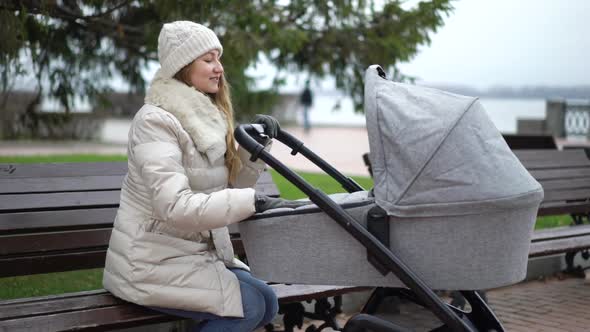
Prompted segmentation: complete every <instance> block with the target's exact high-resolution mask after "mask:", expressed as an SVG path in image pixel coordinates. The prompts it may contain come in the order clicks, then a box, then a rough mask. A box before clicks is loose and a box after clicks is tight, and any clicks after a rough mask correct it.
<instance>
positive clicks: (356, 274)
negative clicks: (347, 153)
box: [236, 66, 543, 331]
mask: <svg viewBox="0 0 590 332" xmlns="http://www.w3.org/2000/svg"><path fill="white" fill-rule="evenodd" d="M365 113H366V117H367V130H368V133H369V144H370V150H371V153H370V156H371V164H372V168H373V176H374V181H375V187H374V189H373V193H369V192H366V191H363V189H362V188H361V187H360V186H359V185H357V184H356V183H354V181H352V180H351V179H349V178H347V177H345V176H343V175H342V174H341V173H339V172H338V171H337V170H336V169H334V168H333V167H331V166H330V165H328V164H327V163H326V162H325V161H324V160H322V159H321V158H319V157H318V156H317V155H315V154H314V153H313V152H311V151H310V150H309V149H307V148H306V147H305V146H304V145H303V143H302V142H300V141H299V140H297V139H296V138H294V137H293V136H291V135H289V134H288V133H286V132H284V131H281V132H280V133H279V136H278V137H277V139H278V140H279V141H281V142H283V143H284V144H286V145H288V146H289V147H290V148H292V149H293V151H292V154H297V153H301V154H302V155H304V156H305V157H307V158H308V159H309V160H310V161H312V162H314V163H315V164H316V165H318V166H319V167H320V168H322V169H323V170H324V171H326V172H327V173H328V174H330V175H332V176H333V177H334V178H335V179H336V180H337V181H339V182H340V183H341V184H342V186H343V187H344V188H345V189H346V190H347V191H348V192H350V194H340V195H332V196H328V195H326V194H324V193H323V192H321V191H319V190H318V189H315V188H313V187H312V186H311V185H309V183H307V182H306V181H305V180H303V179H302V178H301V177H299V176H298V175H297V174H296V173H294V172H292V171H291V170H289V169H288V168H287V167H286V166H284V165H283V164H282V163H281V162H280V161H278V160H277V159H276V158H274V157H273V156H272V155H270V154H269V153H267V152H266V151H264V150H263V146H262V145H261V144H259V143H257V141H256V140H254V139H253V137H256V136H257V135H259V132H260V129H257V128H256V127H255V126H254V125H242V126H239V127H238V128H237V129H236V139H237V141H238V142H239V143H240V144H241V145H242V146H243V147H244V148H246V149H247V150H248V151H249V152H250V153H251V154H252V158H253V159H256V158H260V159H262V160H263V161H264V162H266V163H267V164H268V165H270V166H271V167H273V168H274V169H275V170H277V171H278V172H279V173H280V174H281V175H283V176H284V177H285V178H287V179H288V180H289V181H290V182H292V183H293V184H295V185H296V186H297V187H298V188H299V189H301V190H302V191H303V192H304V193H305V194H307V195H308V196H309V198H310V200H311V201H312V202H313V203H315V205H316V206H313V205H309V206H305V207H300V208H298V209H295V210H291V209H283V210H279V209H277V210H271V211H267V212H265V213H263V214H258V215H256V216H255V217H254V218H252V219H250V220H248V221H246V222H242V223H240V224H239V229H240V234H241V236H242V239H243V242H244V247H245V250H246V255H247V256H248V262H249V264H250V266H251V268H252V271H253V273H254V274H255V275H257V276H258V277H260V278H262V279H265V280H268V281H273V282H283V283H299V284H320V285H321V284H324V285H355V286H376V287H379V286H381V287H405V288H407V292H405V294H406V295H407V296H406V297H407V298H410V299H412V300H414V301H415V302H416V303H418V304H420V305H422V306H424V307H426V308H428V309H429V310H431V311H432V312H433V313H434V314H435V315H436V316H437V317H438V318H439V319H440V320H441V321H442V323H443V325H442V326H441V327H440V328H439V329H437V331H489V330H495V331H503V328H502V326H501V324H500V322H499V321H498V320H497V318H496V317H495V315H494V314H493V312H492V311H491V310H490V309H489V307H488V306H487V305H486V304H485V303H484V302H483V301H482V299H481V298H480V297H479V296H478V295H477V294H476V293H475V292H474V291H473V290H476V289H486V288H494V287H499V286H504V285H508V284H513V283H516V282H518V281H520V280H522V279H523V278H524V277H525V274H526V266H527V258H528V250H529V243H530V236H531V232H532V228H533V225H534V222H535V218H536V212H537V209H538V206H539V204H540V202H541V200H542V198H543V190H542V188H541V186H540V185H539V184H538V183H537V182H536V181H535V180H534V179H533V178H532V177H531V176H530V174H528V172H527V171H526V170H525V168H524V167H523V166H522V165H521V164H520V162H519V161H518V159H517V158H516V157H515V156H514V155H513V154H512V152H511V151H510V149H509V148H508V146H507V145H506V143H505V142H504V140H503V139H502V137H501V135H500V133H499V132H498V131H497V130H496V128H495V127H494V125H493V124H492V123H491V121H490V120H489V119H488V117H487V116H486V114H485V111H484V110H483V108H482V106H481V105H480V104H479V102H478V101H477V99H476V98H471V97H464V96H458V95H454V94H449V93H445V92H442V91H439V90H435V89H428V88H422V87H417V86H412V85H405V84H400V83H394V82H391V81H388V80H386V79H385V75H384V73H383V70H382V69H381V68H380V67H379V66H371V67H369V68H368V69H367V72H366V74H365ZM335 144H337V142H335ZM334 221H336V222H334ZM435 289H445V290H460V291H461V293H462V295H463V296H464V297H465V298H466V300H467V301H468V302H469V304H470V306H471V311H470V312H465V311H462V310H460V309H457V308H454V307H452V306H450V305H447V304H446V303H444V302H443V301H442V300H441V299H440V298H439V297H438V296H437V295H436V294H435V293H434V292H433V290H435ZM366 329H367V330H371V331H405V329H404V328H402V327H400V326H397V325H395V324H393V323H391V322H386V321H384V320H381V319H379V318H377V317H374V316H370V315H366V314H362V313H361V314H359V315H357V316H355V317H353V318H351V320H350V321H349V322H348V323H347V324H346V326H345V327H344V331H364V330H366Z"/></svg>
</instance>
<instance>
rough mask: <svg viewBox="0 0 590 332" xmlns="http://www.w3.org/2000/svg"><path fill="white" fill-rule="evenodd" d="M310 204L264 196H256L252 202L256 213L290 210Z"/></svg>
mask: <svg viewBox="0 0 590 332" xmlns="http://www.w3.org/2000/svg"><path fill="white" fill-rule="evenodd" d="M308 204H311V203H310V202H304V201H290V200H286V199H282V198H274V197H269V196H266V195H261V194H256V198H255V201H254V208H255V209H256V213H260V212H264V211H266V210H272V209H279V208H290V209H295V208H298V207H300V206H303V205H308Z"/></svg>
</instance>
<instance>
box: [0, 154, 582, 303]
mask: <svg viewBox="0 0 590 332" xmlns="http://www.w3.org/2000/svg"><path fill="white" fill-rule="evenodd" d="M124 160H126V156H124V155H107V156H105V155H92V154H83V155H53V156H23V157H6V156H0V163H19V164H20V163H49V162H52V163H64V162H101V161H102V162H109V161H124ZM271 175H272V178H273V180H274V182H275V183H276V185H277V187H278V188H279V191H280V193H281V197H284V198H286V199H297V198H302V197H305V194H303V193H302V192H301V191H300V190H299V189H297V188H296V187H295V186H294V185H292V184H291V183H290V182H288V181H287V180H286V179H285V178H283V177H282V176H281V175H280V174H278V173H277V172H275V171H274V170H271ZM299 175H301V176H302V177H303V178H304V179H305V180H307V181H308V182H309V183H310V184H312V185H313V186H314V187H316V188H319V189H321V190H322V191H324V192H325V193H328V194H332V193H337V192H343V191H344V189H343V188H342V187H341V186H340V185H339V184H338V183H337V182H336V181H335V180H333V179H332V178H331V177H330V176H328V175H325V174H315V173H305V172H300V173H299ZM352 178H353V179H354V180H355V181H356V182H358V183H359V184H360V185H361V186H362V187H364V188H366V189H369V188H371V187H372V186H373V181H372V179H371V178H369V177H352ZM570 223H571V219H570V218H569V216H548V217H540V218H538V219H537V223H536V225H535V229H542V228H550V227H559V226H567V225H569V224H570ZM100 288H102V269H92V270H80V271H71V272H60V273H48V274H39V275H32V276H22V277H10V278H0V299H14V298H21V297H31V296H43V295H53V294H62V293H67V292H77V291H84V290H92V289H100Z"/></svg>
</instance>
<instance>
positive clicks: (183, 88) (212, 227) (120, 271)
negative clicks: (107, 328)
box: [103, 21, 303, 331]
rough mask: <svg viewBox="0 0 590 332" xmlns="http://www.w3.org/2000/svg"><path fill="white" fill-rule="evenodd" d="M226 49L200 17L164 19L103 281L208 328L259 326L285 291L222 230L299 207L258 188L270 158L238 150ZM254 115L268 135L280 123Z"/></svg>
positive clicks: (135, 122)
mask: <svg viewBox="0 0 590 332" xmlns="http://www.w3.org/2000/svg"><path fill="white" fill-rule="evenodd" d="M222 52H223V48H222V46H221V43H220V42H219V39H218V38H217V36H216V35H215V34H214V32H213V31H211V30H210V29H208V28H206V27H204V26H202V25H200V24H197V23H193V22H188V21H178V22H172V23H168V24H164V26H163V28H162V30H161V32H160V36H159V38H158V58H159V61H160V65H161V68H160V69H159V70H158V72H157V73H156V75H155V77H154V79H153V81H152V83H151V86H150V88H149V90H148V92H147V94H146V97H145V105H144V106H143V107H142V108H141V109H140V110H139V111H138V112H137V114H136V115H135V117H134V119H133V123H132V125H131V128H130V130H129V144H128V160H129V161H128V165H129V170H128V173H127V176H126V177H125V179H124V181H123V185H122V188H121V201H120V207H119V210H118V211H117V217H116V219H115V224H114V228H113V232H112V235H111V240H110V244H109V249H108V252H107V258H106V264H105V271H104V278H103V284H104V287H105V289H107V290H109V291H110V292H111V293H113V294H114V295H115V296H118V297H120V298H123V299H125V300H127V301H130V302H134V303H137V304H140V305H144V306H149V307H151V308H153V309H155V310H159V311H163V312H166V313H169V314H172V315H178V316H182V317H186V318H190V319H194V320H198V321H200V322H201V323H200V325H199V327H198V328H200V330H201V331H252V330H254V329H256V328H258V327H260V326H263V325H266V324H267V323H269V322H270V321H271V320H272V318H273V317H274V316H275V314H276V313H277V307H278V305H277V299H276V297H275V295H274V293H273V292H272V290H271V289H270V288H269V287H268V286H267V285H266V284H265V283H263V282H261V281H260V280H257V279H255V278H253V277H252V276H251V275H250V273H249V272H248V270H249V269H248V267H247V266H246V265H245V264H244V263H242V262H240V261H239V260H237V259H236V258H234V252H233V248H232V246H231V241H230V238H229V233H228V229H227V227H226V226H227V225H229V224H231V223H236V222H238V221H240V220H243V219H245V218H247V217H249V216H251V215H252V214H254V213H255V212H262V211H264V210H266V209H269V208H277V207H297V206H300V205H302V204H303V203H300V202H292V201H286V200H281V199H272V198H269V197H266V196H262V195H257V194H256V193H255V190H254V189H252V188H251V187H252V186H253V185H254V184H255V183H256V180H257V178H258V176H259V174H260V172H261V171H262V170H263V168H264V164H263V163H262V162H261V161H258V162H256V163H253V162H251V161H249V160H248V158H249V154H248V153H247V152H246V151H244V150H241V149H240V150H236V148H235V141H234V137H233V128H232V127H233V114H232V105H231V101H230V96H229V89H228V86H227V83H226V81H225V78H224V75H223V67H222V65H221V63H220V57H221V54H222ZM256 122H259V123H263V124H264V125H265V127H266V130H265V132H266V134H267V135H269V136H270V137H271V138H272V137H274V136H275V135H276V133H277V131H278V129H279V125H278V122H277V121H276V120H275V119H274V118H272V117H269V116H258V117H257V120H256Z"/></svg>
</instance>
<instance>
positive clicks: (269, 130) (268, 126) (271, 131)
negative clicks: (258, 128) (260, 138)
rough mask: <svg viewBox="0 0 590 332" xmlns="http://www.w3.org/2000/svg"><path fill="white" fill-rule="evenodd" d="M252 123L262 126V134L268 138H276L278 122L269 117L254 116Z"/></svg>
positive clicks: (278, 127)
mask: <svg viewBox="0 0 590 332" xmlns="http://www.w3.org/2000/svg"><path fill="white" fill-rule="evenodd" d="M254 123H259V124H262V125H264V127H265V128H264V133H265V134H266V135H267V136H268V137H270V138H275V137H277V135H278V134H279V130H280V129H281V125H280V124H279V121H278V120H277V119H275V118H273V117H272V116H270V115H265V114H256V117H255V118H254Z"/></svg>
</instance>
